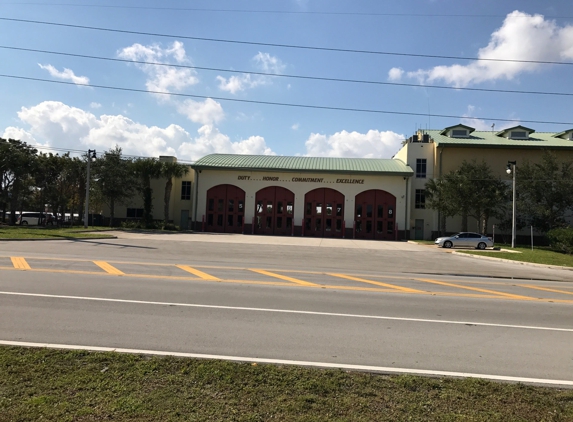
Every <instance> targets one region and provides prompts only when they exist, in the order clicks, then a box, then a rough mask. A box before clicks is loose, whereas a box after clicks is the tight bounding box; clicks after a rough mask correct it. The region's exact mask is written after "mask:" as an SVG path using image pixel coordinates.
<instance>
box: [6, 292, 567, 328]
mask: <svg viewBox="0 0 573 422" xmlns="http://www.w3.org/2000/svg"><path fill="white" fill-rule="evenodd" d="M0 295H7V296H28V297H41V298H50V299H71V300H86V301H95V302H113V303H130V304H136V305H156V306H181V307H186V308H203V309H225V310H233V311H251V312H271V313H282V314H299V315H316V316H334V317H344V318H364V319H380V320H387V321H406V322H425V323H434V324H453V325H472V326H480V327H495V328H517V329H523V330H542V331H561V332H568V333H573V328H557V327H537V326H530V325H512V324H494V323H489V322H473V321H450V320H439V319H422V318H402V317H389V316H381V315H360V314H341V313H335V312H315V311H298V310H291V309H270V308H247V307H243V306H223V305H201V304H196V303H177V302H152V301H145V300H132V299H113V298H102V297H84V296H65V295H50V294H43V293H21V292H2V291H0Z"/></svg>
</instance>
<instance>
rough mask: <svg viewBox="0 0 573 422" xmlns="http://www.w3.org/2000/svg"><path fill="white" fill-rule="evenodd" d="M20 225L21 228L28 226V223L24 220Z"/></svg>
mask: <svg viewBox="0 0 573 422" xmlns="http://www.w3.org/2000/svg"><path fill="white" fill-rule="evenodd" d="M20 225H21V226H27V225H28V222H27V221H25V220H24V221H22V223H20Z"/></svg>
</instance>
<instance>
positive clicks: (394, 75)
mask: <svg viewBox="0 0 573 422" xmlns="http://www.w3.org/2000/svg"><path fill="white" fill-rule="evenodd" d="M403 74H404V71H403V70H402V69H400V68H399V67H393V68H392V69H390V70H389V71H388V80H390V81H399V80H400V79H402V75H403Z"/></svg>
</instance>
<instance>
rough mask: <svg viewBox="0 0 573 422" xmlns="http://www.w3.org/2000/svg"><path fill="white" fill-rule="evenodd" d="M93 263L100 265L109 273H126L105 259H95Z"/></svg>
mask: <svg viewBox="0 0 573 422" xmlns="http://www.w3.org/2000/svg"><path fill="white" fill-rule="evenodd" d="M93 263H94V264H96V265H97V266H98V267H100V268H101V269H102V270H104V271H105V272H106V273H108V274H113V275H125V273H124V272H123V271H120V270H118V269H117V268H115V267H114V266H113V265H110V264H108V263H107V262H105V261H94V262H93Z"/></svg>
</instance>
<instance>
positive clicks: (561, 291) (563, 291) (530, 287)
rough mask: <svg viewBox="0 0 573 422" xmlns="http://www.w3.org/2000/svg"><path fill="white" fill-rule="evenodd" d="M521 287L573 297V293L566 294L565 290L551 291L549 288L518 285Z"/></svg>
mask: <svg viewBox="0 0 573 422" xmlns="http://www.w3.org/2000/svg"><path fill="white" fill-rule="evenodd" d="M518 286H519V287H527V288H528V289H536V290H544V291H546V292H553V293H563V294H566V295H573V292H566V291H565V290H557V289H549V288H547V287H539V286H532V285H528V284H518Z"/></svg>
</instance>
